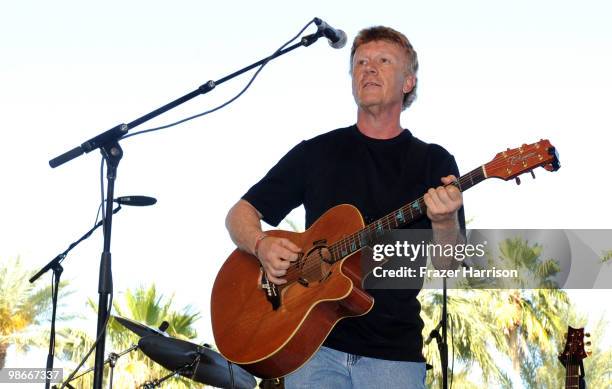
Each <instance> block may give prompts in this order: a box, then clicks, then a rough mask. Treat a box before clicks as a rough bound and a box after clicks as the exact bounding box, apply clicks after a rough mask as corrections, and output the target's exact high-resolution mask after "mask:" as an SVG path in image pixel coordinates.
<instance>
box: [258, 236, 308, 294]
mask: <svg viewBox="0 0 612 389" xmlns="http://www.w3.org/2000/svg"><path fill="white" fill-rule="evenodd" d="M300 251H301V249H300V248H299V247H298V246H296V245H295V244H294V243H293V242H291V241H290V240H289V239H286V238H277V237H274V236H267V237H265V238H264V239H262V240H261V241H260V242H259V246H258V247H257V257H258V259H259V261H260V262H261V265H262V266H263V268H264V270H265V272H266V276H267V277H268V280H269V281H270V282H272V283H273V284H276V285H282V284H284V283H286V282H287V280H286V279H284V278H282V277H283V276H284V275H285V274H287V269H288V268H289V266H291V262H295V261H297V259H298V254H299V252H300Z"/></svg>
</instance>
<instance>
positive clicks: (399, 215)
mask: <svg viewBox="0 0 612 389" xmlns="http://www.w3.org/2000/svg"><path fill="white" fill-rule="evenodd" d="M485 178H487V177H486V175H485V171H484V168H483V166H480V167H478V168H476V169H474V170H472V171H471V172H469V173H467V174H464V175H463V176H461V177H460V178H459V179H458V180H457V182H456V183H455V185H456V186H457V187H458V188H459V190H460V191H462V192H464V191H466V190H468V189H470V188H471V187H473V186H474V185H476V184H478V183H479V182H481V181H483V180H484V179H485ZM451 185H453V184H451ZM426 212H427V207H426V206H425V200H424V198H423V196H421V197H419V198H418V199H416V200H414V201H411V202H410V203H408V204H406V205H404V206H403V207H401V208H399V209H397V210H395V211H393V212H391V213H389V214H387V215H385V216H383V217H381V218H380V219H378V220H376V221H374V222H372V223H370V224H368V225H367V226H365V227H364V228H363V229H361V230H359V231H357V232H355V233H353V234H351V235H349V236H346V237H344V238H342V239H340V240H339V241H337V242H335V243H334V244H332V245H330V246H329V250H330V252H331V254H332V259H333V261H334V262H336V261H339V260H341V259H342V258H345V257H346V256H348V255H350V254H352V253H354V252H356V251H359V250H360V249H361V248H363V247H365V246H367V245H369V244H370V243H371V242H372V241H373V240H374V239H375V238H376V237H378V236H380V235H382V234H383V233H384V232H386V231H390V230H392V229H396V228H401V227H403V226H405V225H407V224H409V223H411V222H413V221H415V220H418V219H420V218H421V217H423V216H424V215H425V214H426Z"/></svg>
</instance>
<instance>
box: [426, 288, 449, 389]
mask: <svg viewBox="0 0 612 389" xmlns="http://www.w3.org/2000/svg"><path fill="white" fill-rule="evenodd" d="M446 291H447V288H446V277H444V278H443V279H442V317H441V318H440V322H439V323H438V325H437V326H436V328H434V329H433V330H431V332H430V333H429V337H428V338H427V339H426V340H425V345H428V344H429V343H430V342H431V341H432V340H434V339H435V340H436V344H437V345H438V352H439V353H440V365H441V367H442V389H447V388H448V343H447V334H446V328H447V326H448V320H447V319H448V318H447V316H448V311H447V293H446ZM440 328H442V335H440V332H439V331H438V330H439V329H440Z"/></svg>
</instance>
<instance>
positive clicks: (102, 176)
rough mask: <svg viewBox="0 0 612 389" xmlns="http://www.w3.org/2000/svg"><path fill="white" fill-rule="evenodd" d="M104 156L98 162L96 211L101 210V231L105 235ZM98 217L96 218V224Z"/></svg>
mask: <svg viewBox="0 0 612 389" xmlns="http://www.w3.org/2000/svg"><path fill="white" fill-rule="evenodd" d="M104 162H105V159H104V156H102V161H101V162H100V197H101V200H100V207H98V209H102V231H103V233H106V223H104V218H105V217H106V206H105V205H106V204H105V203H104ZM97 220H98V217H97V216H96V223H97Z"/></svg>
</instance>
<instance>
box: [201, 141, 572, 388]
mask: <svg viewBox="0 0 612 389" xmlns="http://www.w3.org/2000/svg"><path fill="white" fill-rule="evenodd" d="M540 166H542V167H544V169H546V170H548V171H555V170H558V169H559V167H560V165H559V159H558V155H557V152H556V150H555V148H554V147H553V146H552V145H551V144H550V142H549V141H548V140H540V141H539V142H537V143H533V144H529V145H526V144H525V145H523V146H521V147H519V148H516V149H512V150H511V149H508V150H506V151H503V152H500V153H498V154H497V155H496V156H495V158H494V159H493V160H491V161H490V162H488V163H486V164H484V165H482V166H480V167H478V168H476V169H474V170H472V171H471V172H469V173H467V174H465V175H463V176H462V177H460V178H459V179H458V180H457V182H456V183H455V184H454V185H456V186H457V187H458V188H459V189H460V190H461V191H465V190H467V189H469V188H471V187H472V186H474V185H476V184H478V183H479V182H481V181H483V180H485V179H487V178H492V177H496V178H501V179H504V180H509V179H512V178H516V179H517V183H520V181H519V177H518V176H519V175H521V174H523V173H525V172H528V171H532V170H533V169H534V168H536V167H540ZM532 174H533V172H532ZM424 215H426V207H425V202H424V200H423V197H422V196H421V197H420V198H418V199H416V200H414V201H412V202H410V203H408V204H406V205H404V206H403V207H401V208H399V209H397V210H395V211H393V212H391V213H390V214H388V215H386V216H384V217H382V218H380V219H378V220H376V221H374V222H373V223H371V224H369V225H367V226H366V225H365V223H364V221H363V217H362V216H361V214H360V213H359V211H358V210H357V208H355V207H354V206H352V205H347V204H342V205H338V206H336V207H333V208H331V209H329V210H328V211H327V212H325V213H324V214H323V215H322V216H321V217H320V218H319V219H318V220H316V221H315V222H314V223H313V224H312V226H310V228H309V229H308V230H306V231H304V232H303V233H296V232H290V231H282V230H273V231H268V232H266V234H268V235H270V236H276V237H283V238H287V239H289V240H291V241H292V242H293V243H295V244H296V245H297V246H299V247H301V248H302V251H301V254H300V256H299V258H298V260H297V261H295V262H293V263H292V266H291V267H290V268H289V269H288V270H287V274H286V276H285V279H286V280H287V283H285V284H283V285H275V284H273V283H271V282H269V281H268V280H267V278H266V275H265V272H263V271H262V268H261V266H260V263H259V260H258V259H257V258H256V257H255V256H253V255H250V254H248V253H246V252H244V251H242V250H239V249H236V250H235V251H234V252H233V253H232V254H231V255H230V256H229V258H228V259H227V260H226V261H225V263H224V264H223V266H222V267H221V269H220V270H219V273H218V275H217V278H216V280H215V283H214V285H213V290H212V296H211V318H212V329H213V334H214V337H215V342H216V345H217V347H218V348H219V351H220V352H221V354H222V355H223V356H224V357H225V358H227V359H228V360H229V361H231V362H233V363H236V364H238V365H240V366H241V367H243V368H244V369H246V370H247V371H249V372H250V373H252V374H253V375H256V376H258V377H262V378H275V377H282V376H285V375H287V374H289V373H291V372H293V371H295V370H296V369H298V368H299V367H300V366H302V365H303V364H304V363H306V361H308V359H309V358H310V357H311V356H312V355H313V354H314V353H315V352H316V351H317V350H318V349H319V347H320V346H321V344H322V343H323V341H324V340H325V338H326V337H327V336H328V335H329V333H330V331H331V330H332V328H333V327H334V325H335V324H336V323H337V322H338V321H339V320H341V319H343V318H347V317H351V316H360V315H364V314H366V313H367V312H368V311H370V310H371V309H372V307H373V305H374V299H373V298H372V297H371V296H370V295H369V294H368V293H367V292H366V290H365V289H364V287H363V283H362V281H363V280H362V271H361V270H362V269H361V265H360V250H361V249H362V248H363V247H365V246H368V245H369V244H370V242H371V241H372V240H373V238H375V237H376V236H377V235H378V234H380V233H382V232H384V231H388V230H391V229H395V228H399V227H402V226H404V225H406V224H408V223H410V222H412V221H414V220H417V219H419V218H421V217H423V216H424Z"/></svg>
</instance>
